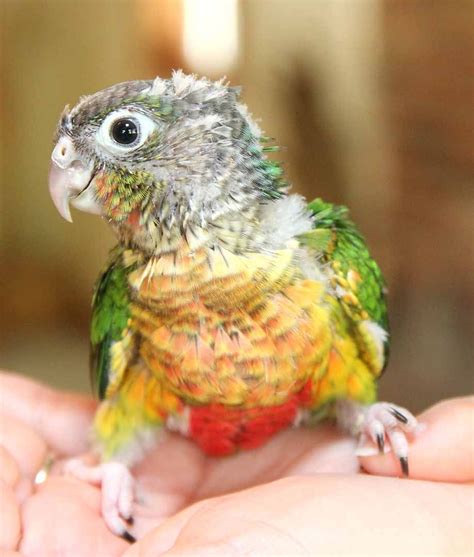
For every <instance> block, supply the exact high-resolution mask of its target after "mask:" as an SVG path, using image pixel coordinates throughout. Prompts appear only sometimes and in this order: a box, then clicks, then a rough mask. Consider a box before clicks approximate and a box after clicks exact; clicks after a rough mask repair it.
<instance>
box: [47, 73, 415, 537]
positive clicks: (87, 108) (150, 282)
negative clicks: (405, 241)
mask: <svg viewBox="0 0 474 557" xmlns="http://www.w3.org/2000/svg"><path fill="white" fill-rule="evenodd" d="M274 150H275V147H273V146H271V145H270V143H269V139H268V138H267V137H265V136H264V135H263V133H262V131H261V130H260V128H259V127H258V125H257V124H256V123H255V121H254V119H253V118H252V117H251V115H250V114H249V112H248V111H247V108H246V106H245V105H244V104H242V103H241V102H240V101H239V89H237V88H234V87H229V86H228V84H226V83H225V82H224V81H218V82H211V81H209V80H207V79H202V78H197V77H196V76H193V75H185V74H183V73H182V72H181V71H177V72H175V73H174V74H173V75H172V77H171V78H170V79H160V78H156V79H155V80H152V81H130V82H126V83H120V84H118V85H114V86H112V87H109V88H107V89H104V90H103V91H100V92H98V93H95V94H93V95H90V96H86V97H82V98H81V99H80V100H79V102H78V104H77V105H76V106H75V107H74V108H72V109H70V108H69V107H66V109H65V110H64V112H63V114H62V116H61V118H60V122H59V125H58V128H57V132H56V138H55V147H54V150H53V153H52V157H51V158H52V163H51V171H50V179H49V180H50V181H49V188H50V192H51V196H52V199H53V201H54V203H55V205H56V207H57V209H58V211H59V213H60V214H61V215H62V216H63V217H64V218H65V219H66V220H69V221H70V220H71V213H70V209H69V205H72V206H73V207H76V208H77V209H80V210H82V211H87V212H90V213H95V214H97V215H100V216H102V217H103V218H104V219H105V220H106V221H107V223H108V224H109V225H110V226H111V227H112V229H113V231H114V232H115V234H116V236H117V246H116V247H115V248H114V249H113V250H112V251H111V253H110V257H109V261H108V263H107V266H106V267H105V270H104V272H103V273H102V275H101V277H100V278H99V281H98V283H97V286H96V290H95V294H94V298H93V310H92V324H91V334H90V337H91V347H92V350H91V368H92V374H93V377H94V385H95V390H96V393H97V395H98V397H99V399H100V400H101V404H100V406H99V408H98V411H97V413H96V416H95V421H94V426H93V434H94V440H95V447H96V449H97V451H98V454H99V455H100V461H99V464H98V465H97V466H88V465H86V464H85V463H82V462H81V461H78V460H75V461H72V462H71V463H70V466H69V470H70V471H71V472H72V473H73V474H75V475H76V476H77V477H79V478H82V479H83V480H85V481H100V482H101V483H102V498H103V506H102V512H103V515H104V518H105V521H106V522H107V524H108V526H109V527H110V528H111V530H112V531H113V532H115V533H117V534H119V535H122V536H124V537H125V538H126V539H131V538H132V537H131V534H130V533H129V531H128V523H129V522H130V518H131V514H132V502H133V493H134V484H133V479H132V476H131V473H130V472H129V467H130V466H131V465H133V464H134V463H135V462H136V461H137V459H140V458H141V456H142V455H143V451H144V450H145V449H147V448H148V447H149V446H150V440H151V439H153V437H154V434H155V433H157V432H158V431H159V430H160V429H161V428H169V429H172V430H175V431H179V432H181V433H182V434H183V435H185V436H186V437H188V438H189V439H192V440H193V441H194V442H195V443H197V444H198V445H199V446H200V447H201V448H202V450H203V451H205V452H206V453H208V454H210V455H215V456H225V455H231V454H232V453H234V452H235V451H239V450H246V449H252V448H254V447H257V446H259V445H261V444H262V443H265V442H266V441H267V440H268V439H269V438H270V437H271V436H272V435H274V434H276V433H277V432H278V431H280V430H282V429H283V428H287V427H291V426H295V425H298V424H304V423H308V422H311V423H313V422H314V421H315V418H316V417H318V418H319V417H323V416H336V417H337V418H338V420H339V422H340V423H341V424H342V425H343V427H345V428H346V429H348V430H349V431H351V433H353V434H354V435H359V436H361V437H362V439H363V440H364V442H368V441H370V442H372V443H373V444H374V447H378V450H379V451H381V452H383V451H384V450H387V449H388V446H390V447H391V449H392V450H393V452H394V453H395V454H396V455H397V457H398V458H399V459H400V463H401V469H402V471H403V473H404V474H405V475H406V474H408V458H407V455H408V443H407V437H406V434H407V433H410V432H413V431H414V430H415V428H416V427H417V422H416V419H415V418H414V417H413V416H412V414H410V413H409V412H407V411H406V410H404V409H402V408H400V407H398V406H395V405H392V404H388V403H384V402H379V403H377V402H376V395H377V379H378V378H379V376H380V374H381V373H382V370H383V369H384V367H385V365H386V363H387V356H388V345H389V336H388V323H387V311H386V305H385V299H384V280H383V277H382V274H381V272H380V269H379V267H378V266H377V264H376V263H375V261H374V260H373V259H372V258H371V256H370V254H369V251H368V249H367V245H366V243H365V241H364V239H363V238H362V236H361V234H360V233H359V232H358V230H357V228H356V227H355V225H354V224H353V222H352V221H351V220H350V218H349V215H348V211H347V209H346V208H345V207H342V206H338V205H333V204H331V203H327V202H325V201H322V200H321V199H315V200H314V201H312V202H310V203H307V202H306V201H305V200H304V199H303V198H302V197H301V196H299V195H295V194H290V193H289V186H288V183H287V182H286V181H285V180H284V178H283V176H282V169H281V167H280V166H279V164H277V163H276V162H274V161H273V160H271V159H269V158H268V153H269V152H271V151H274ZM156 439H157V441H156V442H157V443H159V436H156Z"/></svg>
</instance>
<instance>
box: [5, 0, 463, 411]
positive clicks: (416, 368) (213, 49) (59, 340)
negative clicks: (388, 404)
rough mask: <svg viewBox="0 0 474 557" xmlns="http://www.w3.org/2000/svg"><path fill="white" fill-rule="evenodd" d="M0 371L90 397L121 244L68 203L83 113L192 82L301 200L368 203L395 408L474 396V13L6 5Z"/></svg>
mask: <svg viewBox="0 0 474 557" xmlns="http://www.w3.org/2000/svg"><path fill="white" fill-rule="evenodd" d="M0 17H1V39H0V40H1V53H0V72H1V84H0V96H1V106H0V134H1V146H2V149H1V157H2V158H1V163H2V169H1V173H0V180H1V186H0V203H1V213H0V219H1V221H0V244H1V250H0V257H1V273H0V281H1V284H0V304H1V305H0V365H1V366H2V367H4V368H9V369H13V370H17V371H20V372H23V373H25V374H28V375H32V376H35V377H38V378H41V379H43V380H45V381H47V382H49V383H52V384H54V385H56V386H59V387H66V388H75V389H81V390H88V389H89V373H88V325H89V316H90V299H91V293H92V288H93V284H94V281H95V279H96V277H97V275H98V273H99V271H100V270H101V268H102V266H103V265H104V263H105V260H106V254H107V251H108V249H109V248H110V247H111V246H112V245H113V243H114V240H113V238H112V236H111V234H110V232H109V230H108V228H107V226H106V224H105V223H104V222H102V221H101V220H100V219H98V218H97V217H93V216H90V215H85V214H82V213H78V212H74V215H73V217H74V225H70V224H68V223H66V222H65V221H63V220H62V219H61V218H60V217H59V215H58V213H57V212H56V210H55V209H54V207H53V204H52V202H51V201H50V198H49V195H48V190H47V172H48V167H49V158H50V152H51V148H52V136H53V132H54V129H55V126H56V123H57V120H58V117H59V114H60V112H61V111H62V109H63V107H64V105H65V104H66V103H71V104H74V103H75V102H76V101H77V99H78V97H79V96H80V95H82V94H85V93H92V92H94V91H96V90H99V89H102V88H103V87H106V86H108V85H111V84H113V83H116V82H119V81H126V80H131V79H143V78H152V77H154V76H156V75H160V76H163V77H166V76H169V75H170V73H171V70H172V69H173V68H183V69H184V70H185V71H187V72H196V73H199V74H203V75H207V76H209V77H211V78H219V77H221V76H222V75H227V77H228V78H229V79H230V81H231V83H232V84H234V85H238V84H240V85H242V86H243V99H244V102H246V103H247V104H248V106H249V109H250V111H251V112H252V113H253V114H254V115H255V116H256V117H258V118H259V119H260V124H261V126H262V127H263V129H264V130H265V131H266V133H267V135H269V136H271V137H274V138H276V141H277V143H278V144H279V145H282V146H284V148H283V150H282V151H281V152H280V153H279V154H278V158H279V159H281V160H282V161H283V162H284V167H285V169H286V173H287V176H288V177H289V179H290V180H291V182H292V183H293V185H294V190H295V191H298V192H301V193H302V194H304V195H306V196H307V197H308V198H312V197H315V196H322V197H324V198H326V199H327V200H330V201H334V202H342V203H345V204H348V205H349V206H350V207H351V210H352V214H353V217H354V219H355V220H356V221H357V223H358V224H359V226H360V228H361V229H362V231H363V233H364V234H365V236H366V238H367V240H368V242H369V245H370V247H371V250H372V252H373V254H374V256H375V257H376V259H377V260H378V261H379V263H380V265H381V266H382V268H383V271H384V273H385V275H386V277H387V281H388V285H389V290H390V297H389V303H390V314H391V323H392V347H393V348H392V357H391V362H390V365H389V368H388V370H387V373H386V374H385V375H384V377H383V379H382V381H381V396H382V397H383V398H385V399H391V400H393V401H397V402H399V403H401V404H404V405H408V406H409V407H410V408H412V409H414V410H419V409H421V408H423V407H425V406H426V405H428V404H431V403H432V402H434V401H436V400H437V399H439V398H441V397H449V396H453V395H459V394H465V393H468V392H472V390H473V377H474V376H473V361H474V354H473V348H472V347H473V340H474V334H473V333H474V330H473V329H474V327H473V310H474V287H473V277H474V250H473V239H474V234H473V232H474V230H473V219H474V150H473V145H474V141H473V140H474V112H473V100H474V81H473V76H474V56H473V52H474V4H473V2H471V1H462V0H434V1H432V2H431V1H428V0H424V1H417V0H404V1H392V0H378V1H377V0H345V1H344V0H240V1H239V0H155V1H150V0H135V1H132V0H129V1H120V0H96V1H86V0H82V1H81V2H78V1H72V0H70V1H68V0H36V1H27V0H0Z"/></svg>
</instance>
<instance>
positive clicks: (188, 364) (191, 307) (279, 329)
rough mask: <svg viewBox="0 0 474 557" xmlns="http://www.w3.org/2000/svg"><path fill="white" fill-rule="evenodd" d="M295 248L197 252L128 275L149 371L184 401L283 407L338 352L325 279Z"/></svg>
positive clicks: (134, 324) (168, 258)
mask: <svg viewBox="0 0 474 557" xmlns="http://www.w3.org/2000/svg"><path fill="white" fill-rule="evenodd" d="M292 261H293V258H292V253H291V251H290V250H281V251H280V252H277V253H276V254H271V255H262V254H253V255H250V256H245V257H243V256H235V255H233V254H232V253H230V252H222V251H219V252H211V250H205V249H202V250H197V251H196V252H193V253H192V254H189V253H178V254H172V255H169V256H165V257H164V258H163V256H162V257H160V258H159V259H158V260H156V261H154V262H152V263H150V262H149V261H148V262H147V263H146V264H145V263H143V265H142V266H138V267H137V270H136V271H134V272H133V273H131V274H130V276H129V281H130V284H131V285H132V288H134V290H135V292H136V296H135V299H136V302H135V304H134V305H133V308H132V327H133V328H134V329H135V330H137V331H138V332H139V333H140V339H141V340H140V345H139V355H140V357H141V358H142V359H143V361H144V362H145V363H146V366H147V367H148V369H149V370H150V372H151V373H152V374H153V375H154V376H155V377H156V378H157V379H159V380H160V381H162V382H164V384H165V386H166V387H167V388H169V389H170V390H171V391H172V392H173V393H175V394H176V395H177V396H178V397H179V398H180V399H182V400H183V401H185V403H188V404H192V405H193V406H194V405H209V404H217V405H224V406H226V407H233V408H235V409H239V408H261V407H272V406H275V405H281V404H284V403H286V402H287V401H288V400H290V399H291V397H292V396H293V395H295V394H296V393H299V392H300V391H301V390H302V389H303V387H304V386H305V384H306V383H307V381H308V379H309V378H310V377H314V376H317V375H318V369H319V368H320V369H321V373H322V372H323V370H324V368H325V366H326V365H327V359H328V355H329V351H330V346H331V327H330V326H329V317H330V316H329V309H328V308H327V307H326V305H325V304H324V303H323V295H324V291H325V287H324V285H323V284H322V283H319V282H317V281H314V280H307V279H304V278H303V277H302V276H300V274H299V272H298V270H297V268H296V267H295V266H294V265H293V263H292Z"/></svg>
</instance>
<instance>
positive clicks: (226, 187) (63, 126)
mask: <svg viewBox="0 0 474 557" xmlns="http://www.w3.org/2000/svg"><path fill="white" fill-rule="evenodd" d="M238 97H239V91H238V89H236V88H233V87H229V86H228V85H226V84H225V83H224V82H223V81H218V82H211V81H209V80H207V79H203V78H202V79H199V78H196V77H195V76H193V75H185V74H183V73H182V72H181V71H177V72H175V73H174V74H173V76H172V77H171V78H170V79H167V80H165V79H160V78H156V79H155V80H152V81H130V82H125V83H120V84H118V85H114V86H112V87H109V88H107V89H104V90H102V91H99V92H98V93H95V94H93V95H90V96H86V97H83V98H81V99H80V100H79V102H78V103H77V105H76V106H74V107H73V108H72V109H70V108H69V107H66V108H65V110H64V112H63V114H62V116H61V118H60V122H59V125H58V128H57V132H56V138H55V146H54V149H53V153H52V156H51V169H50V177H49V188H50V193H51V196H52V199H53V202H54V204H55V205H56V207H57V209H58V211H59V213H60V214H61V215H62V216H63V217H64V218H65V219H66V220H69V221H71V220H72V219H71V213H70V208H69V205H72V206H73V207H75V208H77V209H80V210H83V211H86V212H90V213H95V214H99V215H101V216H103V217H104V218H106V219H107V220H108V221H109V222H111V223H112V224H113V225H114V226H115V228H117V229H118V230H119V231H122V233H123V231H124V230H127V231H128V232H127V234H128V236H129V237H133V236H134V234H135V232H134V231H135V230H138V229H140V231H141V232H140V234H139V235H140V237H143V234H144V230H145V231H146V233H145V235H146V234H148V235H153V234H155V235H159V234H160V233H162V232H163V229H166V230H168V231H169V230H170V229H172V228H176V229H178V230H183V229H184V228H186V226H190V225H193V226H200V227H209V226H212V225H217V223H218V221H219V219H222V218H223V217H225V216H229V215H230V214H240V215H242V214H245V212H246V211H249V212H252V211H251V207H254V206H255V205H258V204H259V203H265V202H268V201H269V200H271V199H277V198H279V197H281V196H282V195H283V194H284V193H283V192H284V185H285V184H284V182H283V180H282V178H281V170H280V168H279V166H278V165H277V164H276V163H274V162H272V161H270V160H268V159H267V157H266V154H265V151H266V150H270V148H269V147H265V146H264V142H265V138H263V137H262V133H261V131H260V129H259V128H258V126H257V125H256V124H255V122H254V121H253V119H252V118H251V116H250V115H249V113H248V112H247V109H246V107H245V106H244V105H243V104H241V103H240V102H239V99H238ZM137 237H138V233H137Z"/></svg>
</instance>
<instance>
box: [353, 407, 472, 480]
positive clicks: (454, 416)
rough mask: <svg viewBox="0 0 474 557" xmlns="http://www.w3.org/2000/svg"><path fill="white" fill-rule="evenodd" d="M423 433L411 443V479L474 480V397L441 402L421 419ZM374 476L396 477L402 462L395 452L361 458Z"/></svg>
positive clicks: (364, 465)
mask: <svg viewBox="0 0 474 557" xmlns="http://www.w3.org/2000/svg"><path fill="white" fill-rule="evenodd" d="M418 419H419V422H420V423H421V424H422V425H423V426H424V428H423V430H422V431H421V432H420V433H419V434H417V435H415V436H414V437H413V439H412V442H411V443H410V453H409V466H410V477H411V478H415V479H423V480H434V481H444V482H469V481H473V480H474V442H473V439H474V397H462V398H454V399H449V400H445V401H442V402H439V403H438V404H436V405H435V406H432V407H431V408H429V409H428V410H426V411H425V412H423V413H422V414H421V415H420V416H419V417H418ZM360 461H361V464H362V466H363V468H364V469H365V470H366V471H367V472H369V473H370V474H376V475H380V476H395V475H399V474H400V468H399V466H400V465H399V463H398V461H397V459H396V458H395V457H394V456H393V454H391V453H387V454H385V455H376V456H368V457H361V459H360Z"/></svg>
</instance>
